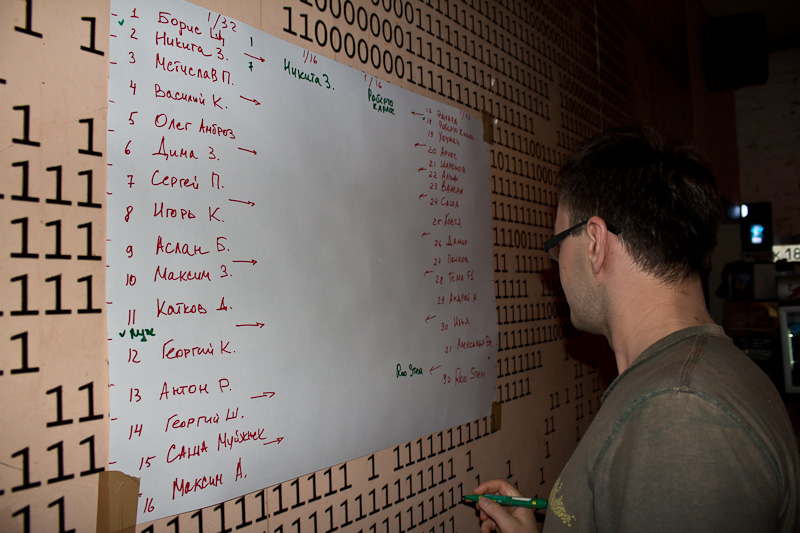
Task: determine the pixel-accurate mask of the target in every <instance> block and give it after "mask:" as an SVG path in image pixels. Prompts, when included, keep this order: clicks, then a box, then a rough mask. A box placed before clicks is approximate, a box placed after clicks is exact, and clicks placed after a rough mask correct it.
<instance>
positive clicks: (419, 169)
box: [417, 167, 425, 172]
mask: <svg viewBox="0 0 800 533" xmlns="http://www.w3.org/2000/svg"><path fill="white" fill-rule="evenodd" d="M424 171H425V167H419V168H418V169H417V172H424Z"/></svg>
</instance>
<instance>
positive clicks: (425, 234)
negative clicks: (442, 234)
mask: <svg viewBox="0 0 800 533" xmlns="http://www.w3.org/2000/svg"><path fill="white" fill-rule="evenodd" d="M427 235H430V233H428V232H427V231H426V232H425V233H423V234H422V235H421V237H425V236H427Z"/></svg>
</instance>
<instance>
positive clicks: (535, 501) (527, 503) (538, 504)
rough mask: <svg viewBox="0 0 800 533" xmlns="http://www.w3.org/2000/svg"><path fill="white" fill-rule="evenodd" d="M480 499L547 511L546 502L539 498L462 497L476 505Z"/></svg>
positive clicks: (488, 495) (486, 495)
mask: <svg viewBox="0 0 800 533" xmlns="http://www.w3.org/2000/svg"><path fill="white" fill-rule="evenodd" d="M481 498H487V499H489V500H492V501H493V502H497V503H499V504H500V505H510V506H512V507H530V508H531V509H547V500H541V499H539V498H524V497H522V496H498V495H497V494H469V495H467V496H464V499H465V500H467V501H468V502H473V503H478V500H479V499H481Z"/></svg>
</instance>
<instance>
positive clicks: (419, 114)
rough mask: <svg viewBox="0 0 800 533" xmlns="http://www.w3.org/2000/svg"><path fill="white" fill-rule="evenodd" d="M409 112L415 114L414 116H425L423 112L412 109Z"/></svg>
mask: <svg viewBox="0 0 800 533" xmlns="http://www.w3.org/2000/svg"><path fill="white" fill-rule="evenodd" d="M411 114H412V115H416V116H418V117H422V116H425V113H417V112H416V111H412V112H411Z"/></svg>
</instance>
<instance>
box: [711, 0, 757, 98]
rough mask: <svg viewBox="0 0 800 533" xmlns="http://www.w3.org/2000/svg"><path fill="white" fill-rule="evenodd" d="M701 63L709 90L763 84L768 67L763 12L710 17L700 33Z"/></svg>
mask: <svg viewBox="0 0 800 533" xmlns="http://www.w3.org/2000/svg"><path fill="white" fill-rule="evenodd" d="M703 65H704V69H705V75H706V83H707V85H708V88H709V89H710V90H712V91H722V90H726V89H739V88H741V87H747V86H749V85H761V84H763V83H766V81H767V77H768V74H769V72H768V70H769V69H768V59H767V21H766V15H765V14H764V12H763V11H753V12H749V13H739V14H737V15H729V16H725V17H718V18H714V19H712V20H711V22H709V23H708V25H707V26H706V28H705V30H704V35H703Z"/></svg>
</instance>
